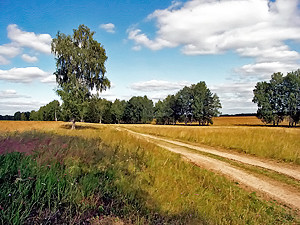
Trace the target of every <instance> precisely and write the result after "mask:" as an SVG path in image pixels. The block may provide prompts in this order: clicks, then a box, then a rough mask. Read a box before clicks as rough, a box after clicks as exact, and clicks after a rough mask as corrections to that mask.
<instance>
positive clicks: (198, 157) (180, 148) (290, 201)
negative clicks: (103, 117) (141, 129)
mask: <svg viewBox="0 0 300 225" xmlns="http://www.w3.org/2000/svg"><path fill="white" fill-rule="evenodd" d="M117 129H118V130H126V131H128V132H129V133H130V134H132V135H134V136H136V137H138V138H143V139H146V140H147V141H149V142H153V143H155V144H156V145H158V146H160V147H161V148H164V149H166V150H169V151H172V152H175V153H178V154H180V155H182V156H183V157H184V158H186V159H188V160H189V161H190V162H192V163H194V164H195V165H197V166H200V167H202V168H205V169H208V170H211V171H214V172H217V173H220V174H222V175H225V176H226V177H229V178H230V179H232V180H234V181H236V182H238V183H239V184H241V186H242V187H247V188H246V189H247V190H248V189H250V190H252V191H253V190H255V191H257V192H258V193H261V194H262V196H264V197H266V198H268V199H270V198H271V199H274V200H277V201H279V202H280V203H282V204H284V205H287V206H289V207H291V208H293V209H295V210H297V211H298V213H299V212H300V192H299V190H297V189H296V188H293V187H291V186H289V185H287V184H285V183H281V182H280V181H277V180H272V179H271V178H270V179H269V178H265V177H259V176H257V175H254V174H252V173H250V172H248V171H247V172H246V171H244V170H242V169H240V168H237V167H235V166H233V165H231V164H229V163H226V162H224V161H221V160H218V159H214V158H211V157H209V156H204V155H202V154H201V153H200V152H205V153H210V154H213V155H217V156H221V157H223V158H226V159H229V160H234V161H238V162H240V163H244V164H249V165H252V166H257V167H261V168H265V169H268V170H272V171H275V172H278V173H281V174H284V175H286V176H289V177H292V178H294V179H295V180H298V181H299V180H300V168H299V167H297V166H289V165H286V164H284V163H277V162H274V161H268V160H263V159H258V158H255V157H252V156H248V155H245V154H238V153H227V152H224V151H220V150H218V149H213V148H210V147H209V148H204V147H199V146H197V145H196V144H192V143H189V144H187V143H184V142H181V141H174V140H170V139H168V138H162V137H156V136H153V135H149V134H142V133H138V132H134V131H131V130H128V129H125V128H120V127H118V128H117ZM191 149H192V150H197V151H200V152H199V153H197V152H195V151H191Z"/></svg>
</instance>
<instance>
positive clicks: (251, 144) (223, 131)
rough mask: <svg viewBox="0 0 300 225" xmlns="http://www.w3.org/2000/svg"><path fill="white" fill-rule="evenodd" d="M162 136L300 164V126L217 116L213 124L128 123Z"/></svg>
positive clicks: (254, 118) (142, 130) (141, 130)
mask: <svg viewBox="0 0 300 225" xmlns="http://www.w3.org/2000/svg"><path fill="white" fill-rule="evenodd" d="M126 126H127V127H129V128H130V129H133V130H135V131H138V132H141V133H148V134H153V135H161V136H165V137H169V138H173V139H180V140H185V141H190V142H195V143H199V144H204V145H209V146H213V147H221V148H224V149H231V150H234V151H237V152H244V153H247V154H252V155H256V156H259V157H263V158H272V159H278V160H283V161H287V162H292V163H295V164H300V141H299V137H300V129H299V127H297V128H288V127H272V126H263V125H262V123H261V122H260V120H258V119H257V118H256V117H221V118H215V123H214V125H213V126H204V127H201V126H158V125H155V126H153V125H152V126H151V125H131V126H130V125H126Z"/></svg>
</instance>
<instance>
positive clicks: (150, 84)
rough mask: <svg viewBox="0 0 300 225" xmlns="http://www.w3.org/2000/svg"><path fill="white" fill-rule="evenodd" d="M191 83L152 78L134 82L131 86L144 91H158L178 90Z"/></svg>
mask: <svg viewBox="0 0 300 225" xmlns="http://www.w3.org/2000/svg"><path fill="white" fill-rule="evenodd" d="M190 84H191V83H190V82H188V81H179V82H174V81H164V80H150V81H142V82H137V83H133V84H132V85H130V88H131V89H133V90H135V91H143V92H157V91H177V90H180V89H181V88H183V87H184V86H189V85H190Z"/></svg>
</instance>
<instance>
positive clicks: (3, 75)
mask: <svg viewBox="0 0 300 225" xmlns="http://www.w3.org/2000/svg"><path fill="white" fill-rule="evenodd" d="M47 76H49V73H47V72H45V71H43V70H41V69H40V68H38V67H25V68H12V69H10V70H0V80H5V81H10V82H15V83H30V82H33V81H35V80H37V79H38V80H40V79H44V78H45V77H47Z"/></svg>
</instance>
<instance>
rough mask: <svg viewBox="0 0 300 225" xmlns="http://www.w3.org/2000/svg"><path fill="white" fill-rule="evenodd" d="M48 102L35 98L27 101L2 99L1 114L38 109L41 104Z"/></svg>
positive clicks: (0, 103) (0, 102) (0, 104)
mask: <svg viewBox="0 0 300 225" xmlns="http://www.w3.org/2000/svg"><path fill="white" fill-rule="evenodd" d="M46 104H47V102H39V101H35V100H31V101H26V100H23V99H22V100H21V101H17V100H15V101H0V114H1V115H13V114H14V113H15V112H17V111H20V112H27V111H29V112H30V111H31V110H38V109H39V108H40V107H41V106H43V105H46Z"/></svg>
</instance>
